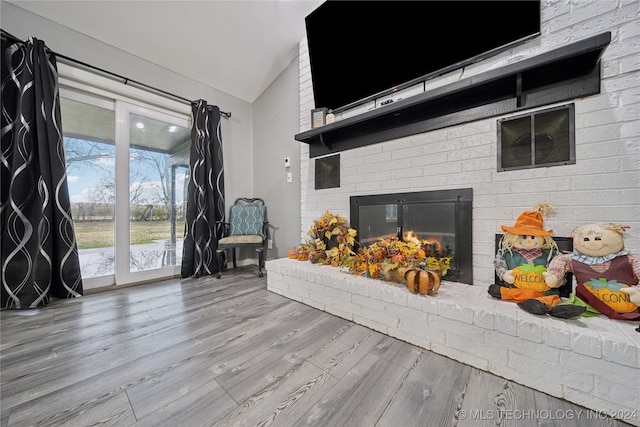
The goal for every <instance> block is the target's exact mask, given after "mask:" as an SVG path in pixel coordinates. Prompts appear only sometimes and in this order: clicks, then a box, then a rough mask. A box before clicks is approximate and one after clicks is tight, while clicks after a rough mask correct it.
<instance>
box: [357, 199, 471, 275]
mask: <svg viewBox="0 0 640 427" xmlns="http://www.w3.org/2000/svg"><path fill="white" fill-rule="evenodd" d="M350 202H351V211H350V214H351V216H350V222H351V226H352V227H353V228H355V229H356V230H357V232H358V236H357V239H358V247H362V246H367V245H369V244H371V243H373V242H375V241H376V240H378V239H381V238H386V237H390V236H397V237H398V238H399V239H402V240H404V241H408V240H409V239H411V238H418V239H420V240H426V241H427V242H428V243H427V245H426V252H427V256H434V257H443V256H448V257H451V258H452V260H451V269H450V270H449V272H448V273H447V274H446V276H444V279H445V280H450V281H455V282H462V283H467V284H472V283H473V268H472V247H471V242H472V234H471V224H472V204H473V189H471V188H462V189H454V190H436V191H419V192H412V193H391V194H374V195H368V196H351V198H350Z"/></svg>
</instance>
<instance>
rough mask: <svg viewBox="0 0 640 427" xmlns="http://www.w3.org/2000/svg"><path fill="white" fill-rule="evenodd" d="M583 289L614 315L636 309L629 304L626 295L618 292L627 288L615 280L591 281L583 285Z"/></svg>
mask: <svg viewBox="0 0 640 427" xmlns="http://www.w3.org/2000/svg"><path fill="white" fill-rule="evenodd" d="M584 287H585V288H586V289H587V290H588V291H589V292H591V293H592V294H594V295H595V296H596V298H598V299H599V300H600V301H602V302H603V303H605V304H606V305H608V306H609V307H611V309H612V310H614V311H615V312H616V313H631V312H633V311H636V310H637V309H638V306H637V305H635V304H634V303H632V302H631V297H630V296H629V295H628V294H625V293H624V292H620V289H622V288H626V287H628V286H627V285H625V284H623V283H618V281H616V280H610V281H607V280H606V279H591V280H589V281H588V282H586V283H585V284H584Z"/></svg>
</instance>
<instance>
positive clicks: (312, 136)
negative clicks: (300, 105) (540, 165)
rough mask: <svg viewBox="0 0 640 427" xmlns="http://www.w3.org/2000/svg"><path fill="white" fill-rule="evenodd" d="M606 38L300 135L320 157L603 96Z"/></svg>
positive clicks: (311, 154)
mask: <svg viewBox="0 0 640 427" xmlns="http://www.w3.org/2000/svg"><path fill="white" fill-rule="evenodd" d="M610 42H611V33H610V32H605V33H602V34H598V35H596V36H593V37H590V38H588V39H584V40H581V41H578V42H575V43H572V44H570V45H567V46H563V47H561V48H558V49H555V50H552V51H549V52H546V53H543V54H541V55H538V56H535V57H532V58H529V59H526V60H523V61H519V62H516V63H513V64H510V65H506V66H504V67H501V68H499V69H495V70H490V71H486V72H484V73H481V74H478V75H475V76H472V77H468V78H466V79H463V80H459V81H457V82H454V83H450V84H446V85H444V86H441V87H438V88H435V89H432V90H429V91H426V92H423V93H421V94H418V95H415V96H412V97H409V98H406V99H403V100H400V101H397V102H394V103H391V104H387V105H384V106H381V107H379V108H376V109H374V110H371V111H367V112H365V113H362V114H359V115H357V116H353V117H349V118H346V119H343V120H338V121H336V122H333V123H330V124H327V125H324V126H321V127H319V128H314V129H311V130H308V131H305V132H301V133H299V134H296V135H295V139H296V140H297V141H300V142H304V143H306V144H309V145H310V147H309V157H318V156H322V155H325V154H330V153H335V152H339V151H343V150H347V149H352V148H357V147H362V146H366V145H370V144H375V143H379V142H383V141H388V140H391V139H397V138H402V137H405V136H409V135H415V134H418V133H423V132H427V131H430V130H434V129H440V128H444V127H448V126H453V125H458V124H461V123H467V122H471V121H475V120H480V119H486V118H490V117H496V116H499V115H504V114H508V113H512V112H515V111H519V110H524V109H530V108H535V107H540V106H544V105H549V104H553V103H557V102H564V101H568V100H572V99H577V98H580V97H584V96H589V95H595V94H598V93H600V57H601V56H602V53H603V52H604V49H605V48H606V47H607V46H608V45H609V43H610Z"/></svg>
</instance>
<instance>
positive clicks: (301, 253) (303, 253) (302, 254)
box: [298, 248, 309, 261]
mask: <svg viewBox="0 0 640 427" xmlns="http://www.w3.org/2000/svg"><path fill="white" fill-rule="evenodd" d="M308 259H309V251H308V250H306V249H304V248H300V249H298V261H307V260H308Z"/></svg>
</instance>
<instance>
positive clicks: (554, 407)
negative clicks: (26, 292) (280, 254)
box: [0, 267, 627, 427]
mask: <svg viewBox="0 0 640 427" xmlns="http://www.w3.org/2000/svg"><path fill="white" fill-rule="evenodd" d="M0 319H1V351H0V364H1V390H0V391H1V394H0V398H1V406H0V408H1V411H2V412H1V415H0V421H1V426H36V425H37V426H74V427H75V426H93V425H109V426H224V425H234V426H235V425H242V426H244V425H246V426H267V425H274V426H306V425H317V426H331V427H334V426H350V427H351V426H379V427H382V426H393V427H402V426H407V427H412V426H436V427H439V426H495V425H503V426H511V425H518V426H542V425H548V426H552V425H562V426H581V427H583V426H602V425H607V426H623V425H627V424H624V423H622V422H620V421H615V420H612V419H610V418H604V419H603V417H602V416H600V415H599V414H594V413H591V414H590V415H589V410H588V409H586V408H583V407H580V406H576V405H573V404H570V403H568V402H566V401H563V400H560V399H556V398H553V397H550V396H548V395H545V394H543V393H539V392H537V391H534V390H532V389H529V388H526V387H523V386H521V385H519V384H515V383H513V382H510V381H507V380H504V379H502V378H498V377H496V376H493V375H490V374H487V373H485V372H482V371H479V370H477V369H474V368H471V367H469V366H465V365H463V364H461V363H458V362H455V361H453V360H450V359H447V358H445V357H443V356H440V355H437V354H435V353H431V352H429V351H426V350H423V349H421V348H419V347H416V346H413V345H411V344H408V343H405V342H403V341H399V340H397V339H393V338H390V337H387V336H385V335H383V334H380V333H378V332H375V331H372V330H369V329H367V328H365V327H362V326H360V325H356V324H353V323H350V322H348V321H346V320H344V319H340V318H338V317H335V316H332V315H330V314H327V313H324V312H322V311H319V310H316V309H314V308H311V307H308V306H305V305H303V304H300V303H298V302H294V301H291V300H288V299H286V298H283V297H282V296H279V295H276V294H273V293H271V292H268V291H267V290H266V278H258V277H257V274H256V269H255V267H241V268H239V269H238V270H235V271H230V272H227V273H226V274H224V275H223V277H222V279H220V280H217V279H215V278H201V279H193V280H178V279H175V280H170V281H165V282H160V283H154V284H147V285H140V286H134V287H128V288H122V289H116V290H110V291H106V292H100V293H93V294H89V295H85V296H84V297H82V298H77V299H74V300H57V301H54V302H53V303H51V304H50V305H49V306H48V307H47V308H44V309H38V310H30V311H3V312H2V313H1V318H0ZM416 327H419V325H416Z"/></svg>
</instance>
